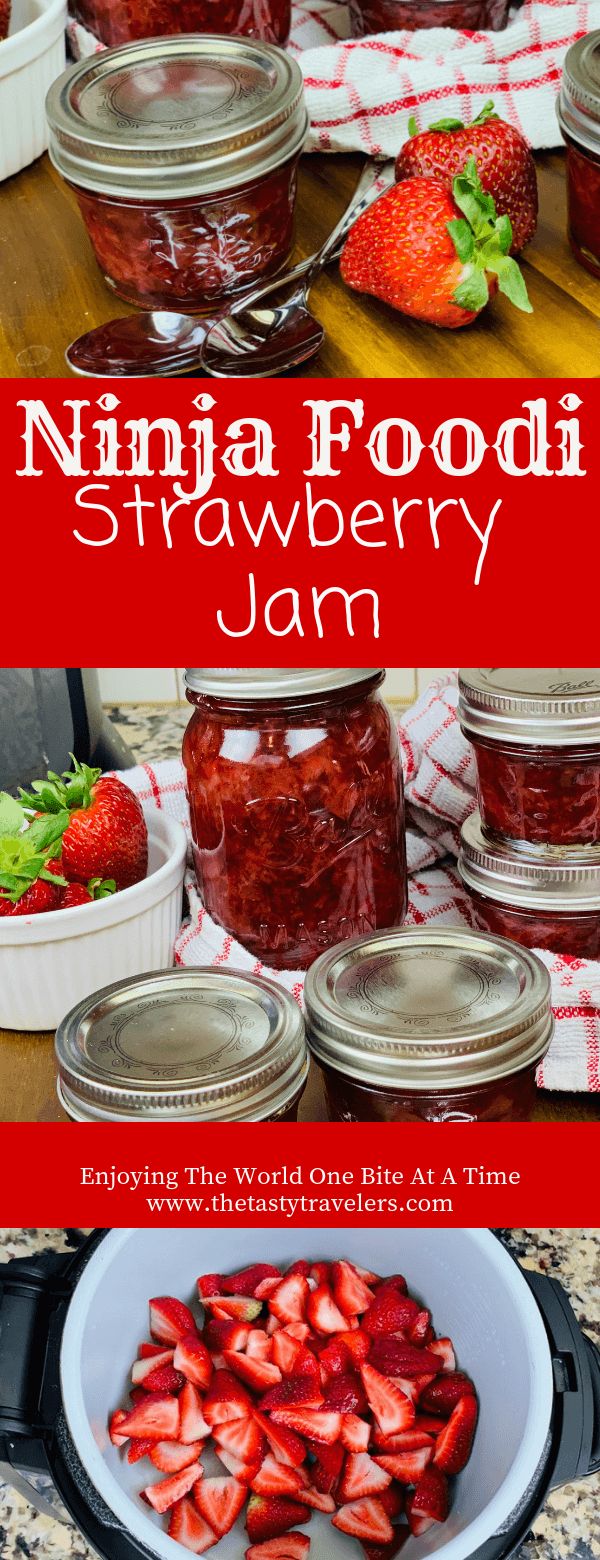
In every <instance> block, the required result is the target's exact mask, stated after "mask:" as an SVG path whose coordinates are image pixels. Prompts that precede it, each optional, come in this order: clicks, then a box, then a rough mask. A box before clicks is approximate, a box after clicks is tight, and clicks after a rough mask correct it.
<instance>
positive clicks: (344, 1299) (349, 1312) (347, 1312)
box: [331, 1262, 373, 1316]
mask: <svg viewBox="0 0 600 1560" xmlns="http://www.w3.org/2000/svg"><path fill="white" fill-rule="evenodd" d="M331 1281H332V1285H333V1298H334V1300H335V1303H336V1305H337V1306H339V1309H340V1311H341V1312H342V1314H343V1316H362V1314H363V1311H368V1310H369V1307H370V1306H371V1305H372V1304H373V1292H372V1290H371V1289H369V1288H368V1285H367V1284H365V1281H364V1279H363V1278H361V1276H360V1274H359V1273H358V1272H357V1270H356V1268H355V1267H353V1265H352V1263H351V1262H333V1263H332V1265H331Z"/></svg>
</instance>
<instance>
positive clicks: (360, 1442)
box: [340, 1414, 371, 1452]
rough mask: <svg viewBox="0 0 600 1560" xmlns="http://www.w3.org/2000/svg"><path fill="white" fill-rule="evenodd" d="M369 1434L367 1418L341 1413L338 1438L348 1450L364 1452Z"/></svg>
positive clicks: (369, 1428) (369, 1427)
mask: <svg viewBox="0 0 600 1560" xmlns="http://www.w3.org/2000/svg"><path fill="white" fill-rule="evenodd" d="M370 1436H371V1426H370V1424H369V1422H368V1420H367V1419H361V1418H360V1416H359V1415H358V1414H342V1428H341V1430H340V1440H341V1443H342V1446H345V1447H346V1449H347V1450H348V1451H349V1452H366V1450H367V1447H368V1445H369V1440H370Z"/></svg>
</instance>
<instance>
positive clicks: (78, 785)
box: [19, 754, 102, 828]
mask: <svg viewBox="0 0 600 1560" xmlns="http://www.w3.org/2000/svg"><path fill="white" fill-rule="evenodd" d="M71 758H72V759H73V769H72V770H71V769H65V770H64V772H63V774H62V775H57V774H55V773H54V771H53V770H52V769H49V770H48V778H47V779H46V780H34V781H33V784H32V787H31V790H30V791H23V790H22V789H21V790H20V793H19V794H20V797H21V801H22V803H23V806H24V807H27V808H29V809H30V810H32V811H34V812H43V813H61V812H64V811H65V810H67V812H74V811H75V810H76V809H79V808H80V807H89V806H90V803H91V800H92V789H93V787H94V786H95V784H96V781H97V780H99V779H100V775H101V774H102V770H101V769H92V768H91V767H90V765H89V764H80V763H79V761H78V760H77V759H76V758H73V754H71ZM67 822H68V819H67ZM63 827H64V828H66V824H65V825H64V826H63Z"/></svg>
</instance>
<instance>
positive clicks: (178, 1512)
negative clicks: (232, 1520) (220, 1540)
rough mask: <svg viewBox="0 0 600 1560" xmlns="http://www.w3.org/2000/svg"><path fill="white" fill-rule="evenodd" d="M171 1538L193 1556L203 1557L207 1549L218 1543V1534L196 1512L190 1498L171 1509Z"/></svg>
mask: <svg viewBox="0 0 600 1560" xmlns="http://www.w3.org/2000/svg"><path fill="white" fill-rule="evenodd" d="M169 1538H174V1539H175V1540H176V1542H177V1543H178V1544H183V1547H184V1549H190V1550H191V1552H192V1554H193V1555H203V1554H204V1553H205V1551H206V1550H207V1549H210V1548H211V1547H212V1545H213V1544H216V1543H217V1535H216V1533H213V1531H212V1528H209V1526H208V1522H205V1521H204V1517H201V1516H200V1513H199V1512H198V1511H196V1507H195V1506H194V1504H193V1502H192V1501H191V1500H190V1499H189V1496H187V1497H186V1498H185V1500H179V1501H178V1502H177V1505H176V1506H173V1507H172V1508H171V1513H170V1516H169Z"/></svg>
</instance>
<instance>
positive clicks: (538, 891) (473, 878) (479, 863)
mask: <svg viewBox="0 0 600 1560" xmlns="http://www.w3.org/2000/svg"><path fill="white" fill-rule="evenodd" d="M458 866H459V871H460V874H461V877H462V880H463V883H464V884H465V887H466V888H467V889H468V890H469V893H470V896H471V903H472V912H473V920H474V923H475V925H476V926H478V927H480V928H481V929H483V930H485V931H489V932H495V933H496V934H497V935H498V936H500V937H512V938H513V940H514V941H515V942H518V943H522V944H524V946H525V947H526V948H549V949H550V950H551V951H552V952H555V953H561V954H563V955H566V956H571V957H573V958H579V959H598V958H600V848H598V847H597V846H593V845H592V846H587V847H585V846H584V847H583V848H582V849H577V848H573V847H571V846H559V845H556V846H551V845H550V846H540V847H539V848H538V850H537V852H535V853H532V852H531V850H527V849H522V848H521V847H520V846H515V845H514V844H512V845H511V844H509V843H504V842H502V841H499V840H491V839H490V838H489V837H488V836H487V835H485V834H484V832H483V829H482V827H481V818H480V816H479V813H473V814H472V815H471V817H470V818H467V820H466V822H465V823H464V824H463V827H462V832H461V848H460V856H459V861H458Z"/></svg>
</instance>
